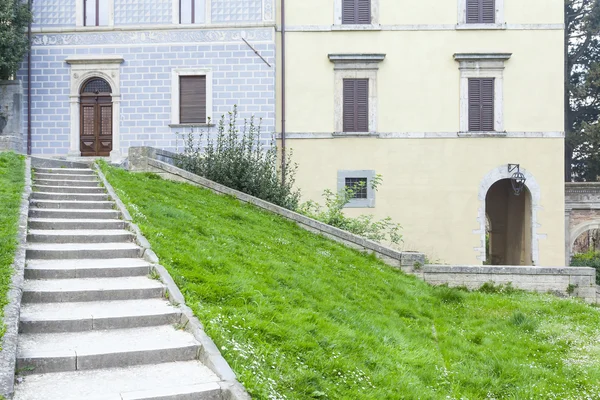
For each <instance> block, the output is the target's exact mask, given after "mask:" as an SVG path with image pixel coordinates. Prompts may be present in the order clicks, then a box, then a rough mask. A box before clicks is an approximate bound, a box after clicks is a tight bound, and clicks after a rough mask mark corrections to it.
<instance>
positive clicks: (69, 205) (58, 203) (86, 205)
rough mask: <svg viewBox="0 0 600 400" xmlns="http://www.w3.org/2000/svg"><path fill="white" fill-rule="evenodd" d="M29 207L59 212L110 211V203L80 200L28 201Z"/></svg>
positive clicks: (112, 203)
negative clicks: (76, 210) (75, 210)
mask: <svg viewBox="0 0 600 400" xmlns="http://www.w3.org/2000/svg"><path fill="white" fill-rule="evenodd" d="M30 204H31V207H35V208H48V209H60V210H73V209H79V210H112V209H113V208H114V207H115V203H114V202H112V201H80V200H37V199H33V200H31V201H30Z"/></svg>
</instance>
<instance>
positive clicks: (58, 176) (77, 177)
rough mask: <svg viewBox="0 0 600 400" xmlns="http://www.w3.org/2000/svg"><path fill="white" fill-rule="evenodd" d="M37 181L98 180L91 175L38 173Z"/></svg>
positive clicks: (36, 174)
mask: <svg viewBox="0 0 600 400" xmlns="http://www.w3.org/2000/svg"><path fill="white" fill-rule="evenodd" d="M34 178H35V179H36V180H39V179H44V180H50V181H54V180H68V181H91V180H92V179H94V178H96V177H95V175H90V174H87V175H86V174H56V173H43V172H36V173H35V175H34Z"/></svg>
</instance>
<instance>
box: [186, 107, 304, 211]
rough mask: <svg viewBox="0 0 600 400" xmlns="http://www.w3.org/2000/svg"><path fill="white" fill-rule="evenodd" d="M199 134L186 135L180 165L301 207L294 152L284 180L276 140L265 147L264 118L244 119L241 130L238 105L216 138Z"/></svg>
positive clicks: (290, 206)
mask: <svg viewBox="0 0 600 400" xmlns="http://www.w3.org/2000/svg"><path fill="white" fill-rule="evenodd" d="M197 136H198V137H195V135H194V133H193V132H191V133H190V134H189V135H188V136H187V138H185V149H184V152H183V154H181V155H180V156H179V157H178V158H177V160H176V165H177V166H178V167H179V168H182V169H185V170H186V171H189V172H192V173H194V174H197V175H200V176H203V177H205V178H206V179H210V180H211V181H215V182H217V183H220V184H222V185H225V186H228V187H230V188H232V189H236V190H239V191H241V192H244V193H247V194H249V195H251V196H255V197H258V198H260V199H263V200H266V201H268V202H271V203H274V204H277V205H279V206H282V207H285V208H288V209H290V210H295V209H296V208H297V206H298V202H299V199H300V192H299V191H298V190H296V189H294V182H295V174H296V165H295V164H293V163H292V155H291V154H289V155H288V156H287V158H286V180H285V182H282V180H281V168H280V165H279V162H278V157H277V148H276V146H275V141H274V140H271V143H270V144H269V146H268V148H267V149H266V150H265V148H264V146H263V145H262V144H261V126H260V121H259V123H258V124H256V123H255V120H254V117H252V118H250V119H249V120H244V125H243V128H242V131H241V132H240V130H239V128H238V125H237V107H234V109H233V111H231V112H229V113H228V115H227V117H225V115H223V116H222V117H221V119H220V120H219V124H218V128H217V137H216V140H213V139H212V138H210V137H207V138H206V143H204V142H203V134H202V133H200V134H198V135H197Z"/></svg>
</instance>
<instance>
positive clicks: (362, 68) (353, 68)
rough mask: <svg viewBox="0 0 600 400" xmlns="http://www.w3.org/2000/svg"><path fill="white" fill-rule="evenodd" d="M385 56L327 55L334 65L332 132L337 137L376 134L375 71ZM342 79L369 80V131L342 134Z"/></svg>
mask: <svg viewBox="0 0 600 400" xmlns="http://www.w3.org/2000/svg"><path fill="white" fill-rule="evenodd" d="M384 59H385V54H329V60H330V61H331V62H333V63H334V68H333V72H334V128H333V129H334V132H335V134H339V135H345V136H348V135H363V136H364V135H372V134H375V133H376V132H377V109H378V106H377V71H378V70H379V63H380V62H382V61H383V60H384ZM344 79H368V80H369V130H368V132H344Z"/></svg>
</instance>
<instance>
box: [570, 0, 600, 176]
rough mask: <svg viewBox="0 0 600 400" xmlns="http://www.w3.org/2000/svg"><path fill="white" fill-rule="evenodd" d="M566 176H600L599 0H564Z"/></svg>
mask: <svg viewBox="0 0 600 400" xmlns="http://www.w3.org/2000/svg"><path fill="white" fill-rule="evenodd" d="M565 43H566V46H565V133H566V146H565V166H566V167H565V179H566V181H568V182H569V181H571V180H577V181H596V180H598V178H599V177H600V154H599V153H600V126H599V122H600V121H599V120H600V0H565Z"/></svg>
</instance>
